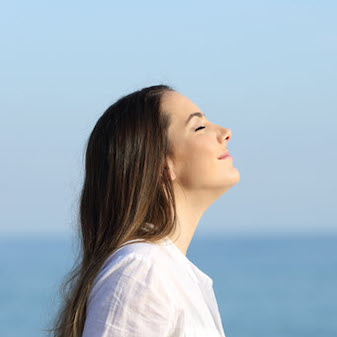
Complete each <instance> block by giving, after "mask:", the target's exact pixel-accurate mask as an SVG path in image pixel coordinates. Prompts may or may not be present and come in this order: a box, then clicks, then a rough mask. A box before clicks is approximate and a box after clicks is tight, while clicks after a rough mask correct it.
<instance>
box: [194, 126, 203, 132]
mask: <svg viewBox="0 0 337 337" xmlns="http://www.w3.org/2000/svg"><path fill="white" fill-rule="evenodd" d="M199 129H205V126H199V127H198V128H197V129H195V130H194V132H196V131H198V130H199Z"/></svg>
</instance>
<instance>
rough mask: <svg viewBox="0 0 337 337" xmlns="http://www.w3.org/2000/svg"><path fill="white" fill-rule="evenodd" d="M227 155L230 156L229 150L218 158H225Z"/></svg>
mask: <svg viewBox="0 0 337 337" xmlns="http://www.w3.org/2000/svg"><path fill="white" fill-rule="evenodd" d="M226 157H230V155H229V151H228V150H226V151H225V152H224V153H223V154H222V155H221V156H220V157H218V159H225V158H226Z"/></svg>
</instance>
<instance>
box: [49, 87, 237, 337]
mask: <svg viewBox="0 0 337 337" xmlns="http://www.w3.org/2000/svg"><path fill="white" fill-rule="evenodd" d="M230 138H231V131H230V130H229V129H226V128H224V127H221V126H218V125H215V124H213V123H211V122H210V121H209V120H207V119H206V115H205V113H204V112H202V111H201V109H199V107H198V106H196V105H195V104H194V103H193V102H192V101H191V100H189V99H188V98H187V97H185V96H184V95H182V94H181V93H179V92H177V91H176V90H174V89H173V88H172V87H170V86H168V85H154V86H150V87H146V88H143V89H140V90H137V91H135V92H132V93H130V94H127V95H125V96H122V97H121V98H119V99H118V100H117V101H116V102H115V103H114V104H112V105H111V106H110V107H109V108H108V109H107V110H106V111H105V112H104V113H103V114H102V116H100V118H99V119H98V121H97V122H96V125H95V126H94V128H93V130H92V132H91V134H90V136H89V139H88V142H87V147H86V156H85V176H84V182H83V187H82V191H81V199H80V205H79V227H78V239H79V241H80V247H81V249H80V252H79V257H78V259H76V261H77V265H76V266H75V267H74V269H73V270H72V272H71V273H69V275H68V277H67V279H66V280H65V282H64V283H63V284H62V291H63V292H62V296H63V302H62V305H61V308H60V310H59V312H58V315H57V317H55V321H54V322H53V329H50V330H49V331H50V332H53V336H54V337H61V336H62V337H75V336H76V337H78V336H82V337H93V336H94V337H108V336H120V337H126V336H128V337H131V336H144V337H145V336H146V337H151V336H153V337H154V336H156V337H158V336H162V337H165V336H171V337H178V336H187V337H189V336H191V337H192V336H200V337H204V336H207V337H212V336H225V333H224V329H223V326H222V322H221V317H220V313H219V310H218V305H217V301H216V298H215V294H214V290H213V280H212V279H211V278H210V277H209V276H208V275H207V274H205V273H204V272H203V271H201V270H200V269H199V268H198V267H197V266H196V265H195V264H193V263H192V262H191V261H190V260H189V259H188V258H187V256H186V253H187V250H188V247H189V245H190V243H191V240H192V238H193V235H194V232H195V230H196V228H197V225H198V223H199V220H200V218H201V216H202V215H203V213H204V212H205V210H206V209H207V208H208V207H209V206H210V205H211V204H212V203H213V202H214V201H215V200H216V199H218V198H219V197H220V196H221V195H222V194H223V193H225V192H226V191H227V190H228V189H229V188H231V187H232V186H234V185H235V184H236V183H237V182H238V181H239V180H240V174H239V172H238V170H237V169H236V168H234V166H233V160H232V157H231V156H229V155H228V149H227V143H228V141H229V140H230Z"/></svg>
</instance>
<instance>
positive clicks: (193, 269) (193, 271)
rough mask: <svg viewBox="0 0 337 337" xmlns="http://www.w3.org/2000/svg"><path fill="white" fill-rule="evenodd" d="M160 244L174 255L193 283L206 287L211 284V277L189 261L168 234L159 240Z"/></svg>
mask: <svg viewBox="0 0 337 337" xmlns="http://www.w3.org/2000/svg"><path fill="white" fill-rule="evenodd" d="M160 245H161V246H164V247H165V248H166V249H168V251H169V252H170V253H171V254H173V255H174V256H175V257H176V259H177V261H179V263H180V264H182V265H183V266H184V267H185V268H186V269H187V272H188V274H189V275H190V277H191V278H192V280H193V281H194V282H195V283H197V284H199V285H201V286H203V287H206V288H208V287H212V286H213V280H212V278H211V277H210V276H208V275H207V274H206V273H204V272H203V271H202V270H200V269H199V268H198V267H197V266H196V265H195V264H194V263H193V262H192V261H190V260H189V259H188V257H187V256H186V255H185V254H183V253H182V252H181V250H180V249H179V248H178V247H177V246H176V245H175V243H174V242H173V241H172V240H171V239H170V238H169V237H168V236H166V237H165V238H164V239H162V240H161V242H160Z"/></svg>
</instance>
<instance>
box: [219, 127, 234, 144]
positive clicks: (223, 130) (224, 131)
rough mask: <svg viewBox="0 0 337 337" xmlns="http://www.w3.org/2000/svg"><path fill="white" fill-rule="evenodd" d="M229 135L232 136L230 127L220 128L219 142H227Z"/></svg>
mask: <svg viewBox="0 0 337 337" xmlns="http://www.w3.org/2000/svg"><path fill="white" fill-rule="evenodd" d="M231 137H232V131H231V130H230V129H226V128H221V132H220V138H221V143H224V142H226V141H227V143H228V142H229V140H230V139H231Z"/></svg>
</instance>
